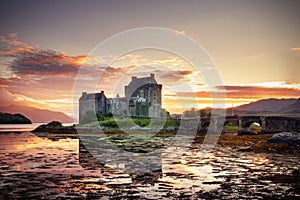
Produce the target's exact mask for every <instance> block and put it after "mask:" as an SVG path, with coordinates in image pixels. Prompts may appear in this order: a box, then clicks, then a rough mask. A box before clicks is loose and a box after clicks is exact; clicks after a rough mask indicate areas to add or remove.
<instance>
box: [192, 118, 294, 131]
mask: <svg viewBox="0 0 300 200" xmlns="http://www.w3.org/2000/svg"><path fill="white" fill-rule="evenodd" d="M212 121H213V123H214V124H218V121H221V118H218V117H216V118H214V120H212ZM210 123H211V120H210V118H201V119H200V123H199V126H198V132H203V131H206V130H207V129H208V126H209V125H210ZM228 123H231V124H233V125H236V126H238V127H239V133H243V132H249V131H250V125H251V124H252V123H258V124H259V125H260V126H261V129H262V130H261V132H262V133H276V132H284V131H287V132H300V117H283V116H226V118H225V121H224V125H223V126H225V125H227V124H228Z"/></svg>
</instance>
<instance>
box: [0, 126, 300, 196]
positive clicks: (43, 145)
mask: <svg viewBox="0 0 300 200" xmlns="http://www.w3.org/2000/svg"><path fill="white" fill-rule="evenodd" d="M111 137H112V136H111ZM90 139H91V140H92V141H97V140H98V141H101V140H100V139H99V138H97V137H96V136H94V138H90ZM110 139H111V141H112V140H113V141H114V143H115V144H117V146H118V145H119V146H124V144H125V143H124V142H126V138H124V137H116V136H113V138H110ZM156 140H157V138H156ZM127 142H128V141H127ZM151 142H152V143H150V145H148V146H149V147H151V145H152V147H153V141H151ZM156 142H157V141H156ZM168 142H169V140H168V138H165V139H164V141H163V143H164V144H167V143H168ZM137 146H138V144H137ZM97 148H98V147H97ZM97 148H96V147H95V148H94V149H91V148H84V145H82V142H81V141H80V139H78V138H75V139H74V138H64V139H62V138H56V139H55V138H54V139H53V138H51V139H49V138H42V137H38V136H37V135H35V134H33V133H31V132H28V131H25V132H14V131H12V132H7V131H6V132H5V133H0V199H102V198H104V199H300V182H299V179H298V180H297V179H295V178H294V177H295V175H297V173H299V169H300V158H299V157H297V156H296V155H281V154H276V153H274V154H257V153H253V152H239V151H234V150H233V149H231V148H228V147H215V148H214V149H213V150H212V151H210V152H209V153H207V154H206V155H205V156H199V148H197V147H190V146H186V145H184V143H182V145H176V146H168V147H167V148H165V149H164V151H163V153H161V155H160V159H161V160H160V163H159V166H160V167H159V168H158V169H155V170H153V172H145V173H137V174H135V173H134V172H129V171H127V170H126V169H125V168H124V169H123V170H122V165H126V163H121V164H120V163H115V165H114V159H113V154H112V155H111V157H112V158H111V162H110V163H102V162H101V156H100V157H99V156H98V157H97V155H96V154H97V152H99V151H97ZM128 148H130V147H128ZM127 150H128V149H127ZM129 150H130V149H129ZM129 152H130V151H129ZM132 153H133V154H138V153H137V152H134V151H132ZM117 165H118V166H117ZM116 166H117V167H116ZM297 176H298V177H299V174H298V175H297Z"/></svg>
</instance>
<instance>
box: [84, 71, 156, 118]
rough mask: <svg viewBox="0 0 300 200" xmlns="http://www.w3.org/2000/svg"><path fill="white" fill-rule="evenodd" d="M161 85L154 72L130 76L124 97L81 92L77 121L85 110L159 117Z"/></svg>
mask: <svg viewBox="0 0 300 200" xmlns="http://www.w3.org/2000/svg"><path fill="white" fill-rule="evenodd" d="M161 90H162V85H161V84H158V83H157V82H156V80H155V77H154V74H151V75H150V77H143V78H137V77H132V80H131V82H130V83H129V84H128V85H127V86H125V97H122V98H120V97H117V98H106V96H105V94H104V91H101V93H91V94H87V93H86V92H83V93H82V96H81V97H80V99H79V123H81V122H82V119H83V118H84V116H85V114H86V112H87V111H94V112H95V113H99V114H104V115H106V114H109V113H112V114H114V115H126V116H131V117H160V116H161V115H162V109H161V101H162V99H161Z"/></svg>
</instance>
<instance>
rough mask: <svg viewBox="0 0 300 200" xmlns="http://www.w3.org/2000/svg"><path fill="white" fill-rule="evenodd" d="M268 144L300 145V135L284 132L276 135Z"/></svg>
mask: <svg viewBox="0 0 300 200" xmlns="http://www.w3.org/2000/svg"><path fill="white" fill-rule="evenodd" d="M268 143H287V144H290V145H300V133H296V132H282V133H276V134H274V135H273V136H272V137H271V138H270V139H268Z"/></svg>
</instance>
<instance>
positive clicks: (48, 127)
mask: <svg viewBox="0 0 300 200" xmlns="http://www.w3.org/2000/svg"><path fill="white" fill-rule="evenodd" d="M70 129H72V130H73V129H74V127H64V126H63V125H62V124H61V123H60V122H58V121H52V122H50V123H48V124H42V125H40V126H38V127H37V128H36V129H34V130H33V131H32V132H47V131H52V130H70Z"/></svg>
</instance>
